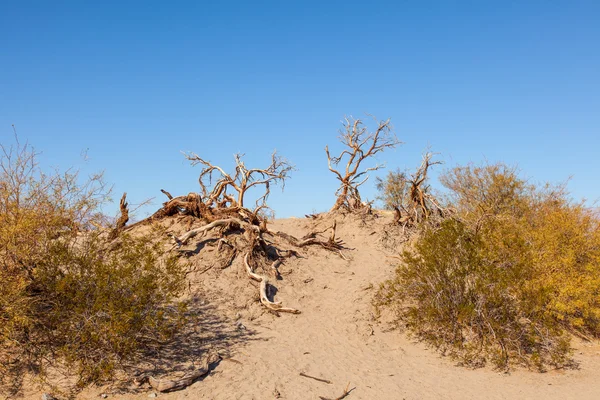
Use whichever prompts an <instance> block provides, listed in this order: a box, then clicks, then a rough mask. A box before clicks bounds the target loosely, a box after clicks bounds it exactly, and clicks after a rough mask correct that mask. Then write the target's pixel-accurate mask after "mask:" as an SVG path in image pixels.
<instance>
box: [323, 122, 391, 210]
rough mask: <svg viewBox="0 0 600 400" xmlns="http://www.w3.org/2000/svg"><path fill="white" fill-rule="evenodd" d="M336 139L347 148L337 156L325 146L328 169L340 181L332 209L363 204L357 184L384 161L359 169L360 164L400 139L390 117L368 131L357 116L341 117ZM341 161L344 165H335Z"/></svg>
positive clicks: (355, 206)
mask: <svg viewBox="0 0 600 400" xmlns="http://www.w3.org/2000/svg"><path fill="white" fill-rule="evenodd" d="M339 140H340V142H341V143H342V144H343V145H344V146H345V147H346V148H345V149H344V150H343V151H342V152H341V153H340V155H339V156H338V157H332V156H331V154H330V153H329V146H325V153H326V154H327V163H328V166H329V170H330V171H331V172H333V173H334V174H335V176H336V178H337V179H338V180H339V181H340V187H339V188H338V189H337V191H336V193H335V194H336V196H337V200H336V202H335V204H334V206H333V208H332V209H331V211H335V210H339V209H341V208H346V209H348V210H356V209H360V208H363V207H364V206H365V205H364V203H363V202H362V200H361V198H360V193H359V191H358V188H359V187H360V186H361V185H363V184H364V183H365V182H366V181H367V180H368V179H369V175H368V173H369V172H371V171H376V170H378V169H380V168H383V167H384V165H381V164H376V165H375V166H373V167H369V168H366V169H361V164H362V163H363V161H365V160H367V159H369V158H371V157H373V156H375V155H376V154H377V153H379V152H381V151H383V150H385V149H386V148H394V147H396V146H397V145H399V144H400V143H401V142H400V141H399V140H398V138H396V135H394V133H393V132H392V127H391V125H390V120H389V119H387V120H386V121H381V122H379V123H378V126H377V129H376V130H375V131H374V132H370V131H369V130H368V128H367V127H366V126H365V125H364V123H363V122H362V121H361V120H360V119H354V118H352V117H349V118H348V117H347V118H345V119H344V122H343V128H342V129H341V130H340V136H339ZM342 161H345V163H346V165H345V168H343V169H340V168H338V165H339V164H340V163H341V162H342ZM342 165H343V163H342Z"/></svg>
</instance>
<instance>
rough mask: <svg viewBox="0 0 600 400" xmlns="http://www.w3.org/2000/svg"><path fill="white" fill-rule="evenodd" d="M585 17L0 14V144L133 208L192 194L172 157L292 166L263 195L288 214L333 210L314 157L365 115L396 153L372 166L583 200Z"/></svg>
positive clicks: (281, 6)
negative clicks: (564, 192)
mask: <svg viewBox="0 0 600 400" xmlns="http://www.w3.org/2000/svg"><path fill="white" fill-rule="evenodd" d="M599 21H600V2H598V1H588V2H583V1H549V0H546V1H493V2H492V1H449V0H448V1H396V2H392V1H390V2H374V1H369V2H367V1H362V2H355V1H315V2H309V1H273V2H262V1H253V2H250V1H240V2H235V1H227V2H226V1H222V2H221V1H215V2H206V1H173V2H167V1H160V2H159V1H135V2H134V1H96V2H91V1H26V0H19V1H8V0H0V29H1V34H0V139H1V140H2V143H9V142H10V140H11V137H12V128H11V124H15V125H16V127H17V130H18V132H19V135H20V137H21V138H22V139H23V138H25V139H28V140H29V141H30V142H31V143H32V144H33V145H35V147H36V148H37V149H38V150H40V151H42V152H43V155H42V161H43V162H44V164H45V165H54V166H60V167H63V168H64V167H69V166H72V165H75V166H79V167H81V168H82V169H83V171H84V172H86V173H87V172H91V171H96V170H101V169H104V170H105V171H106V178H107V180H108V181H109V182H111V183H114V185H115V192H116V193H115V196H114V197H115V198H117V199H118V197H120V193H122V192H123V191H127V192H128V193H129V198H130V201H131V202H132V203H136V202H140V201H142V200H144V199H146V198H148V197H154V196H156V200H155V205H154V206H153V207H151V208H149V209H146V210H145V211H146V212H149V211H152V210H153V209H155V208H157V207H158V206H159V204H160V202H162V201H163V196H162V194H161V193H160V192H159V190H160V189H161V188H164V189H166V190H168V191H170V192H171V193H173V194H175V195H179V194H185V193H187V192H190V191H197V190H198V185H197V180H196V179H197V175H198V169H197V168H192V167H191V166H189V165H187V163H186V162H185V161H184V159H183V157H182V155H181V153H180V151H194V152H196V153H198V154H200V155H203V156H205V157H206V158H208V159H210V160H211V161H213V162H214V163H216V164H219V165H222V166H224V167H229V166H231V165H232V162H233V157H232V155H233V154H234V153H236V152H245V153H246V154H247V159H248V162H247V164H249V165H262V164H266V163H267V162H268V157H269V154H270V153H271V151H272V150H273V149H275V148H276V149H277V150H278V151H279V152H280V153H281V154H282V155H284V156H286V157H287V158H289V159H290V160H291V161H292V162H293V163H294V164H295V165H296V167H297V169H298V170H297V171H296V172H295V173H294V175H293V178H292V179H291V180H290V181H289V182H288V184H287V186H286V190H285V192H284V193H281V192H280V191H274V193H273V195H272V197H271V205H272V206H273V208H274V209H275V210H276V212H277V216H279V217H287V216H292V215H302V214H305V213H309V212H312V211H324V210H327V209H328V208H329V207H330V206H331V205H332V204H333V201H334V194H333V192H334V191H335V187H336V181H335V178H334V176H333V174H331V173H330V172H329V171H328V170H327V163H326V158H325V156H324V151H323V148H324V146H325V145H326V144H329V145H330V147H333V148H335V149H339V147H337V146H336V145H335V143H336V137H337V130H338V128H339V127H340V120H341V118H342V117H343V116H344V115H346V114H351V115H354V116H364V113H365V112H368V113H371V114H373V115H375V116H377V117H379V118H381V119H384V118H387V117H391V118H392V122H393V124H394V126H395V130H396V133H397V135H398V137H399V138H400V139H401V140H402V141H403V142H405V145H403V146H402V147H400V148H398V149H397V150H395V151H391V152H387V153H382V155H381V157H379V161H385V162H387V165H388V168H396V167H400V168H405V167H411V168H412V167H414V166H416V165H417V164H418V162H419V159H420V153H421V151H422V150H423V148H425V147H426V146H427V145H428V144H430V145H431V146H432V148H433V150H435V151H438V152H441V153H442V157H443V159H444V160H445V161H446V165H445V167H451V166H453V165H456V164H464V163H467V162H470V161H473V162H480V161H482V160H484V159H487V160H489V161H499V160H502V161H505V162H507V163H509V164H518V165H519V166H520V168H521V169H522V170H523V172H524V174H525V175H526V176H529V177H531V178H532V179H533V180H535V181H540V182H541V181H554V182H557V181H563V180H565V179H566V178H568V177H569V176H571V175H573V180H572V182H571V184H570V188H571V190H572V193H573V195H574V197H575V198H581V197H586V198H588V199H592V200H595V199H598V198H600V177H599V176H600V158H599V157H598V151H599V148H600V22H599ZM86 149H89V150H88V156H89V161H88V162H87V163H82V161H81V156H80V154H81V152H82V151H84V150H86ZM372 179H373V178H372ZM373 182H374V179H373ZM373 186H374V184H373V183H371V184H370V185H369V184H367V185H365V190H364V193H363V197H367V198H373V197H374V196H375V191H374V187H373ZM114 210H116V207H115V208H110V207H109V211H110V212H114ZM142 214H143V213H142ZM141 216H143V215H140V217H141Z"/></svg>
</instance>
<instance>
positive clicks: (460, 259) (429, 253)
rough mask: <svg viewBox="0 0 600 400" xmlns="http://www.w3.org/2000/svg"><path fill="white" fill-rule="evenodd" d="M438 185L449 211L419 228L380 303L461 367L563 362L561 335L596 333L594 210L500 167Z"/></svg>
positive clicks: (598, 261)
mask: <svg viewBox="0 0 600 400" xmlns="http://www.w3.org/2000/svg"><path fill="white" fill-rule="evenodd" d="M442 182H443V183H444V184H445V185H446V187H448V188H449V189H450V190H451V193H450V194H451V196H450V197H451V198H452V200H453V205H452V206H453V207H454V208H455V209H456V214H454V216H453V217H452V218H450V219H447V220H445V221H444V222H443V223H442V224H441V226H439V227H435V228H434V227H431V226H428V227H426V228H424V231H423V232H422V234H421V235H420V236H419V238H418V239H417V241H416V243H415V245H414V248H412V249H410V250H407V251H405V252H404V254H403V255H402V264H401V265H400V266H399V267H398V269H397V271H396V275H395V277H394V279H392V280H390V281H389V282H387V283H386V284H385V285H384V287H383V288H382V290H381V292H380V294H379V295H380V300H381V302H382V303H388V304H394V305H395V306H396V307H397V309H398V310H399V317H400V319H401V320H402V321H404V323H405V324H406V325H407V327H408V328H409V330H410V331H412V332H413V333H414V334H416V335H417V336H419V337H421V338H423V339H425V340H426V341H428V342H430V343H432V344H434V345H435V346H437V347H438V348H440V349H441V350H442V351H444V352H447V353H449V354H450V355H452V356H454V357H457V358H459V359H461V360H462V361H463V362H464V363H466V364H469V365H482V364H485V363H486V362H488V361H491V362H493V363H494V364H495V365H496V366H497V367H500V368H507V367H509V366H510V365H511V364H512V363H519V364H524V365H528V366H534V367H536V368H539V369H543V368H544V366H545V365H552V366H556V367H562V366H565V365H568V364H570V363H571V358H570V345H569V343H570V337H569V335H568V334H567V332H575V333H580V334H588V335H593V336H596V337H598V336H600V329H599V327H600V324H599V321H600V318H599V317H600V296H599V294H600V229H599V224H598V222H599V220H598V218H597V216H596V215H595V214H593V213H592V212H590V211H589V210H587V209H586V208H585V207H584V206H583V205H582V204H574V203H572V201H570V200H569V198H568V195H567V193H566V191H565V190H564V188H563V187H552V186H546V187H542V188H539V187H536V186H534V185H529V184H527V183H526V182H525V181H524V180H522V179H520V178H519V177H518V176H517V174H516V171H515V170H514V169H511V168H508V167H506V166H504V165H501V164H499V165H488V166H483V167H473V166H467V167H459V168H456V169H454V170H452V171H450V172H449V173H447V174H446V175H445V176H444V177H443V179H442Z"/></svg>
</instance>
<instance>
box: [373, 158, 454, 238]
mask: <svg viewBox="0 0 600 400" xmlns="http://www.w3.org/2000/svg"><path fill="white" fill-rule="evenodd" d="M434 156H435V154H434V153H432V152H430V151H427V152H426V153H424V154H423V160H422V162H421V165H420V166H419V167H418V168H417V169H416V171H415V172H414V173H412V174H410V175H409V174H408V173H406V172H402V171H400V170H397V171H391V172H389V173H388V175H387V176H386V178H385V179H381V178H377V190H378V191H379V195H378V197H377V199H378V200H380V201H381V202H382V203H383V205H384V207H385V208H386V209H388V210H394V211H395V212H396V221H395V222H396V223H398V224H400V225H402V226H403V228H406V227H410V228H413V227H416V226H417V225H418V224H420V223H422V222H424V221H429V220H430V218H431V217H432V216H435V217H436V218H435V220H436V222H437V221H438V220H439V219H440V218H445V217H446V216H448V215H449V214H450V210H449V209H447V208H446V207H443V206H442V205H440V202H439V200H438V199H437V198H436V197H435V196H434V195H433V193H432V190H431V186H430V184H429V175H428V173H429V169H430V168H431V167H432V166H434V165H438V164H441V163H442V162H441V161H434V160H433V157H434Z"/></svg>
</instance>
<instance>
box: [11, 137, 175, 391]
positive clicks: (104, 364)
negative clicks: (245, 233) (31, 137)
mask: <svg viewBox="0 0 600 400" xmlns="http://www.w3.org/2000/svg"><path fill="white" fill-rule="evenodd" d="M1 150H2V152H1V153H0V166H1V171H0V280H1V281H2V285H0V346H1V347H0V348H1V350H0V372H1V373H2V374H1V377H0V383H4V384H11V385H12V387H11V390H18V389H19V383H20V380H21V379H22V377H23V375H24V373H26V372H29V373H33V374H34V375H37V376H39V377H44V376H45V375H46V372H47V371H48V369H49V368H50V367H51V368H62V369H66V370H68V371H72V372H76V375H77V377H78V385H79V386H83V385H85V384H87V383H89V382H96V381H101V380H103V379H106V378H109V377H111V376H112V374H113V373H114V372H115V371H116V370H117V369H118V368H119V367H120V365H121V364H122V363H123V362H129V361H134V360H135V359H136V357H137V355H138V354H139V352H140V351H141V350H142V349H143V348H144V346H145V345H146V344H147V342H148V341H156V340H161V339H165V338H167V337H169V335H170V334H171V333H172V332H173V330H174V329H176V327H177V324H178V323H179V322H180V321H181V317H180V316H181V315H182V313H181V307H183V306H184V305H183V304H181V303H174V302H173V300H174V298H175V296H177V294H178V293H179V292H180V290H181V289H182V287H183V282H184V273H183V271H182V267H181V266H179V265H178V264H177V262H176V260H174V259H171V258H164V257H162V256H161V254H160V253H161V252H160V249H159V247H157V246H158V245H156V244H152V243H151V242H150V240H149V239H147V238H132V237H128V236H123V237H121V238H119V239H118V240H117V241H114V242H112V243H111V244H110V248H109V246H108V243H107V242H106V239H105V237H106V236H105V235H103V234H102V233H100V232H99V231H98V230H97V229H96V230H90V229H89V228H91V227H92V226H93V225H97V224H98V223H100V222H102V221H101V219H102V218H101V217H100V214H99V213H98V210H99V206H100V205H101V204H102V203H103V202H104V201H105V200H106V199H107V191H106V190H105V186H104V184H103V181H102V178H101V176H93V177H91V178H90V179H88V180H87V181H84V182H83V183H81V179H80V177H79V176H78V175H77V174H72V173H62V174H61V173H58V172H56V173H52V174H46V173H44V172H43V171H41V169H40V168H39V167H38V165H37V163H36V161H35V160H36V154H35V152H33V150H32V149H31V148H30V147H29V146H28V145H27V144H25V145H20V144H19V143H17V144H16V145H15V146H13V147H11V148H7V147H4V146H1Z"/></svg>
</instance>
